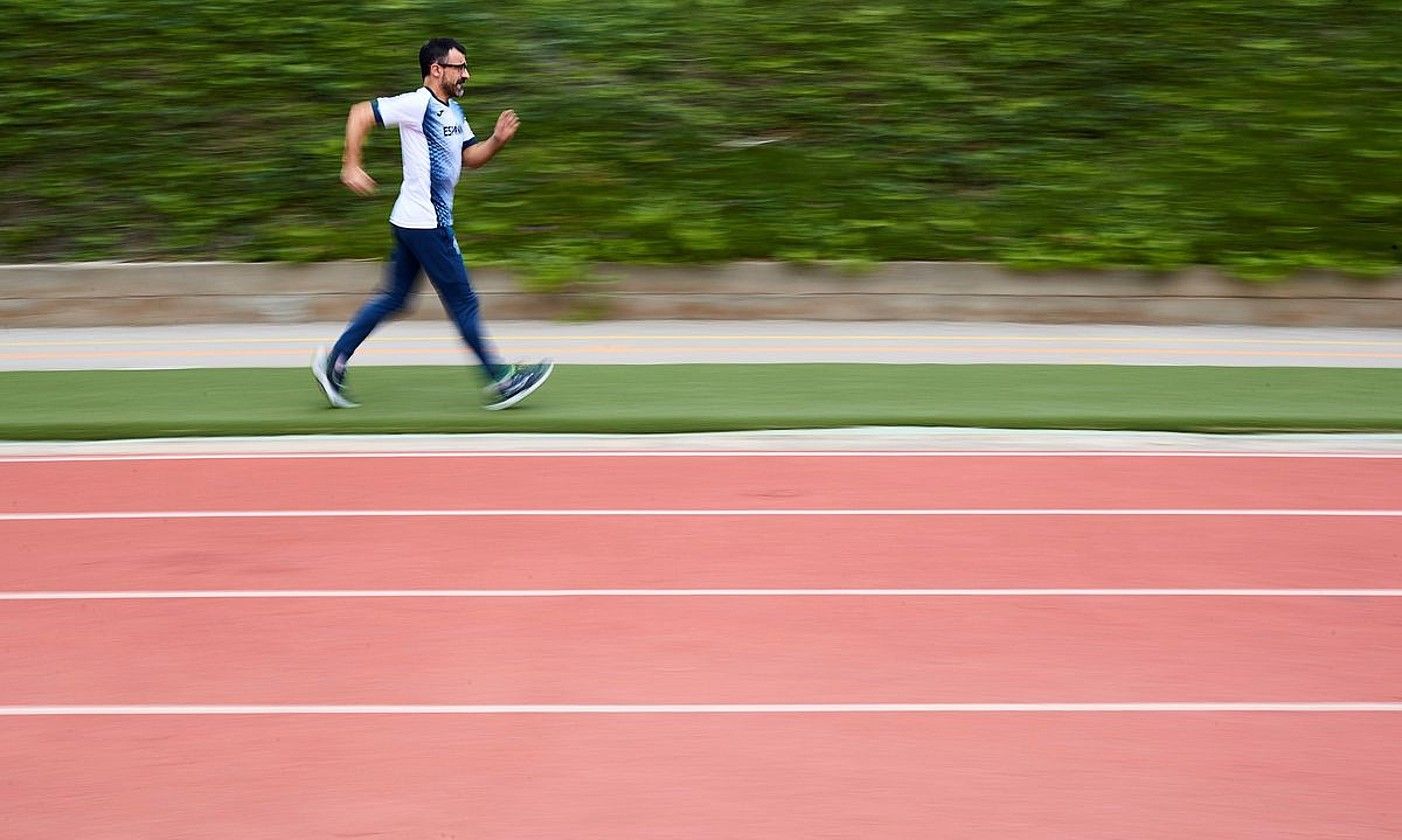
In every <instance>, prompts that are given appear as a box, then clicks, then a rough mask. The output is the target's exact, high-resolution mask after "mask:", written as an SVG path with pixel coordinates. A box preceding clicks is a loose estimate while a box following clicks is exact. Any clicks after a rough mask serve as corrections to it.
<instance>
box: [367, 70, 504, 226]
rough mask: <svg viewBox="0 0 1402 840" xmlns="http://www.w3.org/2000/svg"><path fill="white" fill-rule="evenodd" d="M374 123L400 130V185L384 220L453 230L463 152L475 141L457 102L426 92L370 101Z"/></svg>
mask: <svg viewBox="0 0 1402 840" xmlns="http://www.w3.org/2000/svg"><path fill="white" fill-rule="evenodd" d="M370 107H371V108H373V109H374V111H375V122H377V123H379V124H380V125H383V126H390V125H397V126H399V148H400V153H401V154H402V156H403V158H404V183H403V184H402V185H401V186H400V188H399V198H398V200H396V201H395V202H394V210H393V211H392V212H391V213H390V215H389V221H390V224H392V225H397V226H399V227H404V228H434V227H452V226H453V190H454V188H456V187H457V185H458V176H460V175H461V174H462V150H463V148H464V147H466V146H471V145H472V144H473V143H475V142H477V141H476V139H475V136H474V135H473V133H472V129H471V128H470V127H469V126H468V124H467V118H466V117H464V116H463V113H462V109H461V108H459V107H458V103H457V102H453V101H448V102H444V101H443V100H441V99H439V98H438V97H436V96H434V95H433V93H432V91H430V90H429V89H428V88H426V87H421V88H419V89H418V90H415V91H410V92H409V93H402V94H400V95H399V96H385V97H381V98H379V99H372V100H371V101H370Z"/></svg>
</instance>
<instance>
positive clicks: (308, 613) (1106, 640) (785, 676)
mask: <svg viewBox="0 0 1402 840" xmlns="http://www.w3.org/2000/svg"><path fill="white" fill-rule="evenodd" d="M1399 603H1402V599H1397V598H1361V599H1360V598H1152V599H1147V598H1140V599H1130V598H1074V597H1073V598H1055V599H1050V598H1035V597H1034V598H1018V597H1010V598H994V599H988V598H964V597H952V598H948V597H926V598H902V597H886V598H870V597H867V598H863V597H855V598H832V597H745V598H733V597H716V598H700V597H684V598H656V597H652V598H649V597H637V598H622V599H619V598H561V599H539V598H536V599H501V598H494V599H431V600H430V599H304V600H279V599H261V600H226V601H213V602H211V601H89V602H77V603H74V602H28V603H10V604H6V605H5V606H4V607H3V609H0V638H8V639H22V640H24V641H23V643H22V644H17V645H13V646H10V647H9V648H7V649H6V650H4V651H3V652H0V706H12V705H33V706H48V705H89V704H121V705H128V704H138V705H147V704H152V705H160V704H193V705H203V704H235V705H243V704H314V705H327V704H329V705H339V704H405V703H410V704H487V705H499V704H696V703H702V704H752V703H935V702H1034V703H1035V702H1048V701H1056V702H1107V701H1125V702H1153V701H1198V700H1213V701H1229V702H1230V701H1237V702H1249V701H1341V700H1393V699H1398V698H1397V696H1396V694H1397V690H1398V687H1399V686H1402V622H1400V621H1398V620H1397V619H1398V617H1399V616H1400V615H1402V608H1399Z"/></svg>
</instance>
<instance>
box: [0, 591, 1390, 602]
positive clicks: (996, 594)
mask: <svg viewBox="0 0 1402 840" xmlns="http://www.w3.org/2000/svg"><path fill="white" fill-rule="evenodd" d="M263 598H1402V589H166V590H161V589H156V590H129V591H121V590H94V591H34V592H0V601H166V600H169V601H178V600H198V599H207V600H213V599H249V600H256V599H263Z"/></svg>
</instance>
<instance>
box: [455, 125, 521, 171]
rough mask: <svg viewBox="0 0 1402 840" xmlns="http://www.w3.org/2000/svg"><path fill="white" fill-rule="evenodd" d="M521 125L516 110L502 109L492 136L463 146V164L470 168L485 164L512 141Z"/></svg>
mask: <svg viewBox="0 0 1402 840" xmlns="http://www.w3.org/2000/svg"><path fill="white" fill-rule="evenodd" d="M520 126H521V120H520V119H519V118H518V117H517V116H516V112H515V111H502V112H501V116H500V117H497V125H496V128H495V129H494V130H493V131H492V136H491V137H488V138H487V139H486V140H483V141H481V142H478V143H473V144H472V145H471V146H466V147H464V148H463V150H462V165H463V166H466V167H467V168H468V169H477V168H479V167H481V166H484V165H485V164H486V163H487V161H489V160H491V159H492V158H494V157H496V154H497V152H499V151H501V147H502V146H505V145H506V144H507V143H509V142H511V138H512V137H515V136H516V129H517V128H520Z"/></svg>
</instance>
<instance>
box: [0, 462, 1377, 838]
mask: <svg viewBox="0 0 1402 840" xmlns="http://www.w3.org/2000/svg"><path fill="white" fill-rule="evenodd" d="M1399 466H1402V461H1399V460H1391V459H1372V460H1365V459H1345V458H1339V459H1333V458H1323V459H1321V458H1301V459H1289V458H1222V459H1215V458H1213V459H1209V458H1162V459H1161V458H1128V457H1113V456H1098V457H1090V458H1054V457H1027V456H1021V457H1009V458H999V457H967V458H966V457H953V458H942V457H938V458H918V457H910V458H901V457H894V458H893V457H878V458H856V457H841V458H814V457H807V458H805V457H778V458H774V457H763V458H745V457H735V458H714V457H706V458H676V457H668V458H613V457H602V458H545V459H543V458H444V459H433V458H408V459H405V458H393V459H355V458H348V459H268V460H262V459H259V460H227V461H87V462H49V463H23V464H16V463H6V464H0V478H3V483H0V487H3V488H4V489H3V490H0V506H3V509H4V510H5V511H6V512H9V513H30V512H60V511H66V512H83V511H87V512H101V511H118V510H128V511H132V510H139V511H160V510H249V509H260V510H295V509H345V508H354V509H361V508H364V509H377V508H386V507H393V508H406V509H407V508H459V507H462V508H468V507H490V508H573V507H587V508H609V507H620V508H769V507H790V508H810V507H812V508H817V507H822V508H843V507H853V508H886V507H901V508H907V507H909V508H936V507H957V508H981V507H1004V508H1006V507H1019V508H1020V507H1047V508H1093V507H1114V508H1146V507H1158V508H1325V509H1334V510H1339V509H1371V510H1378V509H1395V508H1398V507H1402V505H1399V504H1398V502H1399V501H1402V481H1399V478H1402V471H1400V470H1399ZM1399 535H1402V534H1399V528H1398V524H1397V518H1396V517H1379V518H1368V519H1340V518H1327V517H1318V518H1315V517H1268V518H1267V517H1223V518H1196V517H1183V518H1179V517H1172V518H1162V517H1158V518H1155V517H1128V516H1116V517H1105V518H1101V517H1096V518H1094V519H1069V518H1056V517H1013V518H999V519H993V518H989V517H977V516H974V517H951V518H939V519H928V518H919V517H893V518H887V517H878V518H869V517H868V518H860V519H850V518H847V519H845V518H804V517H778V518H766V519H754V518H729V517H724V518H716V519H696V518H687V517H660V518H647V519H628V518H611V517H587V518H531V519H519V518H518V519H500V518H485V519H478V518H474V519H470V520H469V519H448V520H440V519H380V520H362V519H336V520H331V519H253V520H182V521H169V520H149V521H145V520H143V521H136V522H133V521H121V522H109V521H82V522H34V521H6V522H0V540H3V543H0V544H4V545H6V546H7V547H8V551H7V555H8V562H6V563H5V564H0V575H3V585H2V586H0V589H3V590H5V591H16V590H26V591H36V590H53V589H100V590H132V589H163V588H178V589H209V588H221V589H222V588H244V589H272V588H276V589H296V588H308V587H316V588H322V587H334V588H355V589H376V588H394V589H401V588H419V587H432V588H589V587H610V588H613V587H619V588H653V587H685V588H703V587H722V588H736V587H745V588H748V587H771V586H775V587H869V586H870V587H895V588H902V587H922V588H923V587H941V588H945V587H985V586H1007V587H1019V588H1022V587H1042V586H1054V587H1061V586H1064V587H1105V588H1112V587H1113V588H1119V587H1164V586H1168V587H1172V586H1190V587H1207V588H1218V587H1260V588H1274V587H1306V588H1313V587H1359V588H1393V587H1397V586H1398V582H1399V581H1398V576H1397V575H1398V572H1397V567H1398V564H1397V563H1396V559H1397V549H1396V546H1397V545H1399V544H1402V541H1399V540H1398V537H1399ZM1399 604H1402V599H1396V598H1291V599H1271V598H1265V599H1263V598H1213V599H1204V598H1164V599H1144V598H1135V599H1131V598H1057V599H1036V598H996V599H991V598H909V597H897V598H812V597H808V598H743V599H742V598H655V597H649V598H624V599H617V598H612V599H580V598H570V599H548V600H547V599H512V600H487V599H454V600H426V599H374V600H343V599H309V600H266V599H264V600H240V601H219V600H213V601H102V602H98V601H39V602H14V601H11V602H5V603H0V638H3V639H6V640H10V642H11V643H9V644H7V645H6V646H5V647H4V648H3V649H0V705H4V706H33V705H51V704H52V705H67V704H147V703H150V704H186V703H188V704H235V703H274V704H277V703H406V704H425V703H449V704H470V703H510V704H520V703H565V704H577V703H600V702H616V703H625V704H639V703H824V702H833V703H846V702H940V701H967V702H1004V701H1028V702H1044V701H1063V702H1064V701H1077V700H1081V701H1136V700H1142V701H1232V700H1240V701H1270V700H1285V701H1325V702H1327V701H1350V700H1352V701H1386V700H1397V699H1399V697H1402V691H1399V688H1402V666H1399V664H1398V663H1402V655H1400V654H1402V620H1400V613H1402V611H1400V610H1399ZM1399 735H1402V713H1371V714H1352V713H1306V714H1293V713H1259V712H1257V713H1245V712H1236V713H1149V712H1132V713H1076V714H1045V713H998V714H929V713H926V714H728V715H653V714H640V715H628V716H623V717H609V716H599V715H580V714H566V715H551V716H547V717H539V716H523V715H502V716H471V717H455V716H446V717H445V716H427V715H423V716H411V715H376V716H334V717H333V716H278V715H270V716H259V717H249V716H232V717H222V716H221V717H179V718H161V717H120V718H109V717H65V718H46V717H13V716H0V790H4V791H6V792H7V795H6V796H5V797H3V798H0V824H3V825H5V826H7V831H11V832H13V836H17V837H25V838H69V837H75V836H83V837H97V838H109V837H110V838H143V840H145V838H294V837H295V838H309V837H312V838H316V837H328V838H329V837H347V836H377V837H390V838H420V837H430V838H437V837H464V838H466V837H472V838H517V837H540V838H545V837H609V838H665V837H677V838H682V837H685V838H710V837H734V838H772V837H862V838H866V837H881V838H888V837H911V838H914V837H922V838H923V837H952V838H966V837H968V838H1036V840H1044V838H1062V837H1076V838H1100V837H1104V838H1110V837H1117V838H1118V837H1146V838H1182V837H1185V836H1195V837H1223V838H1226V837H1231V838H1241V837H1262V838H1267V837H1269V838H1276V837H1282V836H1291V835H1293V836H1307V837H1349V838H1353V837H1361V838H1384V837H1386V838H1395V837H1397V836H1399V835H1402V816H1399V812H1398V811H1397V809H1396V807H1395V803H1396V802H1397V801H1398V800H1399V795H1398V794H1399V791H1402V757H1399V751H1398V750H1396V749H1395V747H1394V746H1393V744H1395V743H1397V742H1398V741H1399V737H1398V736H1399Z"/></svg>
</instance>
